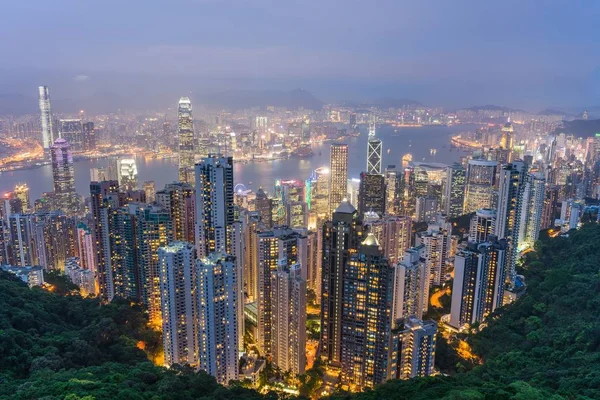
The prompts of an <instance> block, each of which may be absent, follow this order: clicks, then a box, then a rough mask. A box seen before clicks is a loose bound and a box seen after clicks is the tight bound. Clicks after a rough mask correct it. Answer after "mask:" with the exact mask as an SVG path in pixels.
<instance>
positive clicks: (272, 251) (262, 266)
mask: <svg viewBox="0 0 600 400" xmlns="http://www.w3.org/2000/svg"><path fill="white" fill-rule="evenodd" d="M257 240H258V243H257V246H256V250H257V254H256V258H255V260H256V263H257V265H256V268H253V270H254V271H255V272H256V274H257V280H256V287H257V290H256V297H257V302H256V303H257V304H256V306H257V311H258V323H257V328H258V329H257V332H258V333H257V336H258V338H257V346H258V349H259V351H260V352H261V354H272V342H273V336H272V335H273V328H272V325H271V324H272V317H273V288H272V286H271V284H272V280H271V274H272V273H273V272H275V271H277V268H278V267H280V266H281V262H282V260H284V261H285V262H286V265H288V266H291V265H294V264H300V268H301V269H305V268H306V263H307V259H306V257H307V254H306V246H307V243H306V237H304V236H303V235H301V234H300V233H298V232H294V231H293V230H292V229H290V228H287V227H281V228H275V229H273V230H271V231H264V232H260V233H258V234H257ZM301 274H304V272H303V271H301ZM304 279H305V278H304ZM305 280H306V279H305Z"/></svg>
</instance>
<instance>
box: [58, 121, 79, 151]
mask: <svg viewBox="0 0 600 400" xmlns="http://www.w3.org/2000/svg"><path fill="white" fill-rule="evenodd" d="M58 137H59V138H62V139H64V140H66V141H67V142H69V144H70V145H71V147H72V149H73V150H77V151H79V150H83V124H82V122H81V119H61V120H59V121H58Z"/></svg>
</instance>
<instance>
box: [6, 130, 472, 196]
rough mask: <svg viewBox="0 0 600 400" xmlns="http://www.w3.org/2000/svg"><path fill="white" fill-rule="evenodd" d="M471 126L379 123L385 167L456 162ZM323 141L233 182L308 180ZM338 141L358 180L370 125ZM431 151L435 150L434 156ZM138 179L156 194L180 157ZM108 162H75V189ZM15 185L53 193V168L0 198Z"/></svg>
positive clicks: (22, 177)
mask: <svg viewBox="0 0 600 400" xmlns="http://www.w3.org/2000/svg"><path fill="white" fill-rule="evenodd" d="M472 129H473V127H472V126H465V125H462V126H451V127H445V126H423V127H420V128H394V127H392V126H387V125H381V126H378V127H377V137H378V138H380V139H381V140H382V141H383V163H382V165H383V168H384V169H385V167H386V166H387V165H389V164H395V165H396V166H398V167H400V166H401V165H402V161H401V160H402V157H403V156H404V155H405V154H407V153H410V154H412V156H413V161H427V162H439V163H448V164H449V163H452V162H454V161H459V160H460V157H461V156H462V155H465V154H466V153H465V152H463V151H460V150H458V149H456V148H451V147H450V137H451V136H452V135H456V134H457V133H459V132H463V131H467V130H472ZM331 143H332V142H325V143H322V144H319V145H317V146H314V147H313V151H314V153H315V155H314V156H313V157H310V158H305V159H299V158H289V159H285V160H276V161H268V162H250V163H236V164H235V167H234V180H235V183H236V184H237V183H241V184H243V185H245V186H246V187H247V188H248V189H252V190H257V189H258V188H259V187H261V186H262V187H263V188H265V189H266V190H267V191H268V192H271V191H272V188H273V184H274V182H275V180H276V179H306V178H308V177H309V176H310V174H311V172H312V171H313V170H314V169H315V168H318V167H321V166H328V165H329V146H330V145H331ZM338 143H347V144H348V145H349V165H348V175H349V177H350V178H353V177H358V176H359V174H360V173H361V171H364V170H365V168H366V158H367V154H366V153H367V134H366V127H362V128H361V135H360V136H359V137H351V138H350V137H349V138H347V139H344V140H341V141H339V142H338ZM431 149H436V152H435V154H432V152H431ZM136 163H137V168H138V178H139V182H140V184H141V183H142V182H144V181H149V180H153V181H155V184H156V188H157V190H158V189H160V188H162V187H163V186H164V185H165V184H166V183H169V182H173V181H174V180H176V179H177V159H176V158H172V159H145V158H143V157H137V159H136ZM106 165H107V160H78V161H75V187H76V190H77V192H78V193H79V194H81V195H83V196H88V195H89V183H90V168H94V167H105V166H106ZM17 183H27V184H28V185H29V190H30V198H31V201H32V202H33V200H35V199H38V198H40V197H41V195H42V193H43V192H49V191H51V190H52V168H51V166H50V165H46V166H43V167H40V168H35V169H26V170H18V171H11V172H3V173H2V174H1V175H0V194H1V193H4V192H6V191H10V190H12V189H13V188H14V187H15V185H16V184H17Z"/></svg>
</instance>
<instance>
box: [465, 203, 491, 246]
mask: <svg viewBox="0 0 600 400" xmlns="http://www.w3.org/2000/svg"><path fill="white" fill-rule="evenodd" d="M495 232H496V210H492V209H490V208H484V209H481V210H477V211H476V212H475V215H473V217H471V223H470V225H469V242H471V243H483V242H487V241H488V239H489V237H490V235H494V234H495Z"/></svg>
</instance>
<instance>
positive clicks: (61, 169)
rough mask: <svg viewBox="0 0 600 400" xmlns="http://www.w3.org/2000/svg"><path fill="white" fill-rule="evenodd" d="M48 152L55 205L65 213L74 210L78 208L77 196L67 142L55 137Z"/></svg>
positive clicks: (71, 157) (71, 159)
mask: <svg viewBox="0 0 600 400" xmlns="http://www.w3.org/2000/svg"><path fill="white" fill-rule="evenodd" d="M50 154H51V158H52V177H53V181H54V195H55V196H56V201H57V206H58V207H59V208H60V209H61V210H62V211H64V212H65V213H73V212H76V211H77V210H78V208H79V198H78V196H77V194H76V192H75V171H74V168H73V156H72V154H71V146H70V144H69V142H67V141H66V140H65V139H56V141H55V142H54V144H53V145H52V146H51V147H50Z"/></svg>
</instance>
